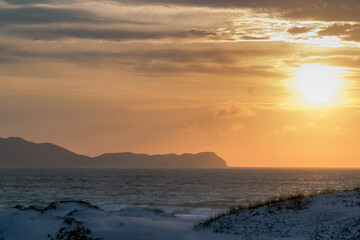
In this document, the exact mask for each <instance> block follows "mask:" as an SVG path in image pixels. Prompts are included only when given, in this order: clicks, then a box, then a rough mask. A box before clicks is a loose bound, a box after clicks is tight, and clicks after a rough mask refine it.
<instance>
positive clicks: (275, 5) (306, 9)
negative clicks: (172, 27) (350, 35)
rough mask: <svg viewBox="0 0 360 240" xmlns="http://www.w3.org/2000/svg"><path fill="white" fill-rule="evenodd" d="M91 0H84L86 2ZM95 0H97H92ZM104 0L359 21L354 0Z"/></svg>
mask: <svg viewBox="0 0 360 240" xmlns="http://www.w3.org/2000/svg"><path fill="white" fill-rule="evenodd" d="M6 2H7V3H8V4H13V5H34V4H47V5H59V4H71V3H78V2H85V1H83V0H69V1H64V0H34V1H32V0H6ZM89 2H92V1H86V3H89ZM93 2H99V1H93ZM106 3H110V4H111V3H120V4H125V5H131V6H143V5H162V6H174V5H176V6H190V7H192V6H194V7H206V8H227V9H229V8H230V9H253V10H255V11H258V12H269V13H276V14H278V15H279V16H281V17H283V18H288V19H312V20H324V21H359V20H360V14H358V13H359V11H360V4H359V2H358V0H341V1H339V0H302V1H289V0H252V1H249V0H222V1H218V0H109V1H106Z"/></svg>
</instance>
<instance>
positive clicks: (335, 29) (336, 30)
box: [318, 23, 360, 42]
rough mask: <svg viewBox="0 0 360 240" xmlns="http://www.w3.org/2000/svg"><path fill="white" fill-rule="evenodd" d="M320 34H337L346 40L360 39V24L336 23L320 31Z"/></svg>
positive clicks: (357, 40)
mask: <svg viewBox="0 0 360 240" xmlns="http://www.w3.org/2000/svg"><path fill="white" fill-rule="evenodd" d="M318 34H319V36H337V37H340V38H342V39H343V40H345V41H355V42H359V41H360V24H339V23H335V24H333V25H331V26H330V27H328V28H326V29H324V30H321V31H319V32H318Z"/></svg>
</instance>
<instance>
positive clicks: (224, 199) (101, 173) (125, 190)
mask: <svg viewBox="0 0 360 240" xmlns="http://www.w3.org/2000/svg"><path fill="white" fill-rule="evenodd" d="M356 186H360V169H290V168H228V169H0V192H1V194H0V207H9V206H10V207H11V206H14V205H17V204H21V205H40V206H46V205H47V204H49V203H50V202H53V201H61V200H83V201H88V202H90V203H91V204H94V205H98V206H100V207H103V208H108V209H116V208H124V207H134V206H137V207H151V208H191V209H225V208H227V207H229V206H233V205H245V206H246V205H247V204H249V203H251V202H256V201H262V200H266V199H268V198H270V197H274V196H280V195H287V194H294V193H300V192H301V193H312V192H318V191H322V190H324V189H344V188H353V187H356Z"/></svg>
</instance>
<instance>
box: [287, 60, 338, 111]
mask: <svg viewBox="0 0 360 240" xmlns="http://www.w3.org/2000/svg"><path fill="white" fill-rule="evenodd" d="M342 74H343V69H342V68H339V67H331V66H325V65H320V64H309V65H305V66H303V67H301V68H299V69H297V70H296V72H295V75H296V78H294V79H293V86H294V88H295V91H296V92H297V95H299V97H300V99H301V101H302V102H303V103H305V104H307V105H310V106H323V105H330V104H335V103H338V101H340V99H339V97H340V89H341V88H343V85H344V81H343V80H342V79H341V75H342Z"/></svg>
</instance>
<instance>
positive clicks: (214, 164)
mask: <svg viewBox="0 0 360 240" xmlns="http://www.w3.org/2000/svg"><path fill="white" fill-rule="evenodd" d="M0 167H2V168H7V167H9V168H14V167H16V168H226V167H227V164H226V162H225V160H224V159H222V158H220V157H219V156H217V155H216V154H215V153H214V152H201V153H197V154H190V153H185V154H181V155H177V154H164V155H148V154H136V153H131V152H123V153H105V154H102V155H100V156H97V157H89V156H85V155H80V154H76V153H74V152H71V151H69V150H67V149H65V148H62V147H60V146H57V145H54V144H51V143H34V142H30V141H27V140H24V139H22V138H17V137H10V138H0Z"/></svg>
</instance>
